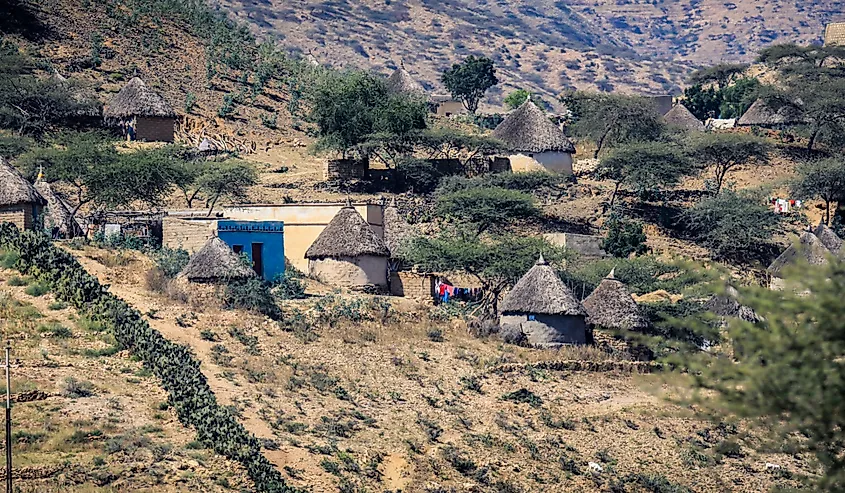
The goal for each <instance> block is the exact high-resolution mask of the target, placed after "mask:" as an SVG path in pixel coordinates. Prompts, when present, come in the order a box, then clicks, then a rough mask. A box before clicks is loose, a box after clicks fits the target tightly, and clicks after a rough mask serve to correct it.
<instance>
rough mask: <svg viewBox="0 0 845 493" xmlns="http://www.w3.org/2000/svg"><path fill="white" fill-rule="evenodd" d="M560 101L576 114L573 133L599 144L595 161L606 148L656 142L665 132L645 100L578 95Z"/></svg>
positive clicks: (601, 95) (584, 93)
mask: <svg viewBox="0 0 845 493" xmlns="http://www.w3.org/2000/svg"><path fill="white" fill-rule="evenodd" d="M561 101H562V102H563V103H564V104H566V106H567V107H568V108H569V109H570V110H571V111H572V113H573V117H574V119H575V123H574V124H573V125H572V126H571V127H570V128H571V129H572V132H573V133H575V134H576V135H579V136H582V137H586V138H588V139H590V140H592V141H593V142H595V143H596V150H595V153H594V154H593V157H594V158H598V157H599V153H601V151H602V150H603V149H604V148H605V147H614V146H617V145H619V144H624V143H628V142H636V141H648V140H655V139H657V138H658V137H659V136H660V135H661V134H662V133H663V130H664V128H665V124H664V123H663V118H662V117H661V115H660V114H659V113H658V111H657V109H656V108H655V106H654V104H652V103H651V102H650V101H648V100H647V99H645V98H641V97H637V96H625V95H621V94H604V93H590V92H576V93H573V94H569V95H566V96H563V97H562V98H561Z"/></svg>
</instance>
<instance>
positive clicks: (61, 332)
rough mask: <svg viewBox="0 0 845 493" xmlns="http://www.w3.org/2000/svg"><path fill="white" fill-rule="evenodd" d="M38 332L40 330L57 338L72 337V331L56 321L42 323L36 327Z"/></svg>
mask: <svg viewBox="0 0 845 493" xmlns="http://www.w3.org/2000/svg"><path fill="white" fill-rule="evenodd" d="M38 332H41V333H42V334H49V335H50V337H57V338H59V339H69V338H71V337H73V332H71V331H70V329H68V328H67V327H65V326H64V325H62V324H60V323H58V322H52V323H49V324H42V325H41V326H39V327H38Z"/></svg>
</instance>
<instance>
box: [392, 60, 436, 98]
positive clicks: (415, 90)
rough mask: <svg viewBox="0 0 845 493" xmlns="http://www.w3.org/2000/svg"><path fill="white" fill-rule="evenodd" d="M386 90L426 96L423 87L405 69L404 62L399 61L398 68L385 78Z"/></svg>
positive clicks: (393, 92) (394, 92)
mask: <svg viewBox="0 0 845 493" xmlns="http://www.w3.org/2000/svg"><path fill="white" fill-rule="evenodd" d="M387 92H388V93H390V94H408V95H411V96H420V97H428V93H427V92H426V90H425V88H424V87H423V86H422V84H420V83H419V82H417V80H416V79H414V77H413V76H412V75H411V74H410V73H408V71H407V70H405V62H400V64H399V68H397V69H396V70H394V71H393V73H392V74H390V77H388V78H387Z"/></svg>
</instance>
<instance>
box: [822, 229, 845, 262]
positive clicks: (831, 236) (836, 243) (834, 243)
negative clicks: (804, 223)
mask: <svg viewBox="0 0 845 493" xmlns="http://www.w3.org/2000/svg"><path fill="white" fill-rule="evenodd" d="M815 234H816V236H818V238H819V240H820V241H821V242H822V245H824V246H825V248H827V249H828V250H830V251H831V252H832V253H833V254H834V255H837V256H842V255H843V254H845V249H843V248H842V239H841V238H839V236H838V235H837V234H836V233H834V232H833V230H832V229H830V228H828V227H827V225H826V224H825V223H824V221H821V222H819V225H818V226H817V227H816V230H815Z"/></svg>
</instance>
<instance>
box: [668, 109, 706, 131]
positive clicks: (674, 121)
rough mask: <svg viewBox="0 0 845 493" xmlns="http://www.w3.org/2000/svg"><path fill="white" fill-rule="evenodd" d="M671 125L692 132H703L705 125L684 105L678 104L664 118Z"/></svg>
mask: <svg viewBox="0 0 845 493" xmlns="http://www.w3.org/2000/svg"><path fill="white" fill-rule="evenodd" d="M663 119H664V120H665V121H666V123H668V124H669V125H672V126H675V127H679V128H682V129H684V130H687V131H690V132H703V131H704V130H705V127H704V123H703V122H702V121H701V120H699V119H698V118H696V117H695V115H693V114H692V113H691V112H690V110H688V109H687V107H686V106H684V105H683V104H680V103H678V104H676V105H675V106H673V107H672V109H671V110H669V113H666V114H665V115H664V116H663Z"/></svg>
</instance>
